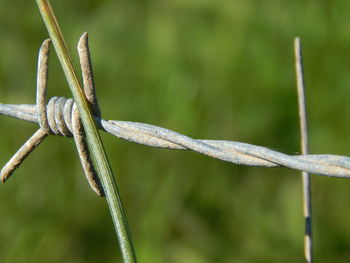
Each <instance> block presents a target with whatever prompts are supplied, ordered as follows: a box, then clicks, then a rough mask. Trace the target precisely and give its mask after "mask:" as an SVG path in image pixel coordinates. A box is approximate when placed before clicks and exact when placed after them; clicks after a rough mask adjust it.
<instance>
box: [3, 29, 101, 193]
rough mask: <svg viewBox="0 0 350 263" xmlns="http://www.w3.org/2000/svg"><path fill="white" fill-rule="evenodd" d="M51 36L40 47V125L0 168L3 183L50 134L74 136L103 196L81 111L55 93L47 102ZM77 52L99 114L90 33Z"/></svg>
mask: <svg viewBox="0 0 350 263" xmlns="http://www.w3.org/2000/svg"><path fill="white" fill-rule="evenodd" d="M50 44H51V40H50V39H47V40H45V41H44V42H43V44H42V45H41V48H40V50H39V59H38V60H39V61H38V74H37V93H36V105H35V108H36V112H33V110H32V113H34V114H35V113H36V115H37V121H38V123H39V126H40V129H39V130H38V131H37V132H36V133H34V135H33V136H32V137H31V138H30V139H29V140H28V141H27V142H26V143H25V144H24V145H23V146H22V147H21V148H20V149H19V150H18V151H17V153H16V154H15V155H14V156H13V157H12V158H11V159H10V161H9V162H8V163H7V164H6V165H5V166H4V168H3V169H2V170H1V181H2V182H3V183H4V182H5V181H6V180H7V179H8V178H9V177H10V176H11V174H12V173H13V172H14V171H15V169H16V168H18V166H19V165H20V164H21V163H22V162H23V160H24V159H25V158H26V157H27V156H28V155H29V153H31V152H32V151H33V150H34V149H35V148H36V147H37V146H38V145H39V144H40V143H41V142H42V141H43V140H44V138H45V137H46V136H47V135H60V136H64V137H73V138H74V141H75V143H76V146H77V150H78V154H79V157H80V161H81V164H82V166H83V169H84V172H85V175H86V178H87V180H88V182H89V184H90V186H91V188H92V189H93V190H94V191H95V192H96V193H97V194H98V195H100V196H104V191H103V187H102V184H101V182H100V180H99V178H98V176H97V173H96V170H95V168H94V164H93V162H92V160H91V157H90V153H89V149H88V146H87V143H86V140H85V135H84V129H83V127H82V124H81V121H80V117H79V112H78V110H77V107H76V105H75V103H74V100H73V99H67V98H64V97H52V98H51V99H50V100H49V103H48V104H47V105H46V95H47V82H48V59H49V50H50ZM78 52H79V57H80V61H81V68H82V74H83V79H84V94H85V96H86V98H87V100H88V102H89V103H90V104H91V107H92V108H93V112H94V114H97V115H98V116H99V115H100V110H99V107H98V104H97V98H96V93H95V87H94V83H93V78H92V65H91V59H90V52H89V49H88V35H87V33H84V34H83V36H82V37H81V38H80V40H79V43H78Z"/></svg>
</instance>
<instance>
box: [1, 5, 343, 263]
mask: <svg viewBox="0 0 350 263" xmlns="http://www.w3.org/2000/svg"><path fill="white" fill-rule="evenodd" d="M52 5H53V6H54V9H55V11H56V15H57V17H58V19H59V21H60V23H61V26H62V29H63V32H64V34H65V37H66V40H67V43H68V45H69V47H70V48H71V50H72V53H73V56H74V60H75V62H77V54H76V51H75V50H76V48H75V45H76V43H77V40H78V38H79V36H80V35H81V34H82V33H83V32H84V31H88V32H89V34H90V48H91V52H92V59H93V64H94V71H95V81H96V86H97V93H98V98H99V102H100V105H101V109H102V112H103V116H104V118H106V119H116V120H130V121H139V122H146V123H151V124H155V125H159V126H162V127H166V128H169V129H173V130H175V131H178V132H181V133H184V134H186V135H189V136H192V137H194V138H206V139H228V140H236V141H243V142H248V143H253V144H258V145H263V146H267V147H270V148H272V149H276V150H279V151H282V152H285V153H289V154H295V153H298V152H299V130H298V129H299V126H298V117H297V116H298V115H297V102H296V91H295V78H294V64H293V63H294V61H293V38H294V37H295V36H300V37H301V39H302V42H303V46H304V61H305V78H306V80H305V81H306V87H307V103H308V105H307V106H308V116H309V129H310V152H312V153H334V154H342V155H350V152H349V143H348V142H349V140H350V138H349V134H350V127H349V125H348V123H349V121H350V118H349V116H350V107H349V106H348V105H349V103H348V102H349V100H350V75H349V68H350V19H349V9H350V3H349V1H345V0H335V1H316V0H309V1H303V0H295V1H278V0H268V1H258V0H256V1H246V0H221V1H213V0H171V1H169V0H168V1H167V0H164V1H156V0H142V1H141V0H135V1H126V0H98V1H97V0H85V1H83V0H76V1H54V0H52ZM47 37H48V35H47V32H46V29H45V27H44V24H43V22H42V20H41V17H40V15H39V12H38V10H37V6H36V3H35V1H34V0H32V1H24V0H21V1H20V0H11V1H10V0H2V1H1V3H0V98H1V99H0V101H1V102H2V103H34V101H35V81H36V63H37V51H38V48H39V46H40V44H41V42H42V41H43V40H44V39H45V38H47ZM50 57H51V59H50V79H49V96H50V97H51V96H55V95H58V96H68V97H70V91H69V89H68V87H67V84H66V81H65V78H64V76H63V72H62V70H61V68H60V66H59V64H58V60H57V57H56V54H55V52H54V51H52V52H51V55H50ZM76 64H77V63H76ZM0 127H1V129H0V131H1V138H0V149H1V155H0V163H1V165H3V164H5V163H6V161H7V160H8V159H9V158H10V157H11V156H12V154H13V153H14V152H15V151H16V150H17V149H18V148H19V147H20V146H21V145H22V143H24V142H25V140H26V139H27V138H28V137H29V136H31V134H32V133H33V132H34V131H35V130H36V129H37V126H36V125H34V124H31V123H25V122H22V121H18V120H14V119H10V118H6V117H0ZM102 138H103V141H104V143H105V146H106V150H107V153H108V156H109V159H110V162H111V164H112V167H113V170H114V172H115V177H116V180H117V182H118V186H119V189H120V192H121V195H122V199H123V202H124V206H125V209H126V213H127V217H128V220H129V223H130V226H131V229H132V235H133V239H134V242H135V246H136V251H137V255H138V259H139V262H152V263H153V262H155V263H157V262H170V263H172V262H174V263H176V262H185V263H187V262H189V263H197V262H303V232H304V226H303V216H302V200H301V178H300V176H299V173H298V172H295V171H291V170H288V169H284V168H278V169H267V168H251V167H241V166H237V165H233V164H229V163H225V162H222V161H219V160H214V159H211V158H209V157H206V156H202V155H199V154H197V153H193V152H184V151H170V150H160V149H153V148H149V147H146V146H141V145H136V144H132V143H128V142H124V141H121V140H119V139H117V138H115V137H112V136H111V135H108V134H102ZM312 183H313V185H312V191H313V214H314V219H313V222H314V238H315V242H314V247H315V251H314V252H315V253H314V254H315V262H349V259H350V223H349V222H350V208H349V203H350V195H349V192H350V181H346V180H341V179H330V178H325V177H317V176H313V177H312ZM0 261H1V262H6V263H13V262H121V260H120V254H119V249H118V246H117V242H116V237H115V234H114V229H113V225H112V222H111V219H110V216H109V212H108V208H107V205H106V203H105V201H104V200H103V199H101V198H98V197H97V196H96V195H95V194H94V193H93V192H92V191H91V190H90V189H89V186H88V184H87V182H86V181H85V178H84V175H83V172H82V168H81V166H80V163H79V161H78V157H77V154H76V150H75V147H74V142H73V141H72V140H68V139H64V138H62V137H58V136H57V137H55V136H50V137H49V138H48V139H46V140H45V141H44V143H43V144H42V145H40V147H39V148H38V149H37V150H36V151H35V152H33V154H32V155H31V156H30V157H29V158H28V159H27V160H26V161H25V162H24V164H23V165H22V166H21V167H20V168H19V169H18V170H17V171H16V173H15V176H14V177H13V178H11V179H10V180H9V182H8V183H7V184H6V185H2V186H1V189H0Z"/></svg>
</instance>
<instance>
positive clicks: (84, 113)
mask: <svg viewBox="0 0 350 263" xmlns="http://www.w3.org/2000/svg"><path fill="white" fill-rule="evenodd" d="M36 1H37V4H38V6H39V10H40V13H41V15H42V18H43V20H44V22H45V25H46V28H47V30H48V32H49V35H50V37H51V39H52V42H53V45H54V47H55V50H56V53H57V55H58V58H59V61H60V63H61V65H62V68H63V70H64V73H65V75H66V78H67V81H68V84H69V87H70V89H71V91H72V93H73V97H74V100H75V103H76V105H77V107H78V110H79V113H80V118H81V120H82V123H83V126H84V129H85V133H86V139H87V142H88V146H89V149H90V152H91V155H92V159H93V162H94V165H95V168H96V171H97V173H98V176H99V178H100V180H101V182H102V185H103V189H104V192H105V195H106V198H107V203H108V205H109V210H110V213H111V216H112V219H113V223H114V227H115V230H116V233H117V236H118V240H119V245H120V249H121V253H122V256H123V260H124V262H136V255H135V251H134V247H133V243H132V240H131V235H130V231H129V227H128V224H127V220H126V216H125V213H124V210H123V206H122V202H121V199H120V196H119V192H118V189H117V185H116V183H115V180H114V176H113V173H112V169H111V167H110V164H109V162H108V159H107V156H106V153H105V151H104V148H103V144H102V141H101V138H100V136H99V134H98V132H97V128H96V124H95V121H94V118H93V116H92V113H91V110H90V108H89V106H88V102H87V100H86V98H85V95H84V93H83V91H82V87H81V84H80V81H79V80H78V77H77V73H76V70H75V68H74V66H73V62H72V59H71V57H70V55H69V52H68V48H67V46H66V43H65V41H64V38H63V35H62V32H61V30H60V27H59V24H58V22H57V19H56V17H55V15H54V12H53V10H52V7H51V5H50V3H49V1H48V0H36Z"/></svg>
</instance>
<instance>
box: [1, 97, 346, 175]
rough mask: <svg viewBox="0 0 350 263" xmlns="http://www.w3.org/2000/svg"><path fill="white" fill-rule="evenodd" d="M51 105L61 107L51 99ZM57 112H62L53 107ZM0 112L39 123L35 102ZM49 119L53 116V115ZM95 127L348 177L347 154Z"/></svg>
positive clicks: (237, 159)
mask: <svg viewBox="0 0 350 263" xmlns="http://www.w3.org/2000/svg"><path fill="white" fill-rule="evenodd" d="M54 103H55V109H61V108H62V107H61V106H59V105H58V104H60V103H62V100H58V99H56V100H55V101H54ZM55 113H57V114H64V113H62V112H59V111H56V112H55ZM0 114H2V115H6V116H10V117H14V118H17V119H21V120H25V121H29V122H34V123H39V120H38V114H37V112H36V105H27V104H22V105H13V104H0ZM53 118H54V120H53V122H55V121H56V119H58V118H55V117H53ZM95 121H96V123H97V124H98V127H99V129H101V130H103V131H105V132H107V133H110V134H112V135H114V136H116V137H118V138H120V139H124V140H127V141H130V142H135V143H139V144H143V145H147V146H152V147H156V148H167V149H174V150H191V151H195V152H198V153H201V154H204V155H207V156H210V157H213V158H216V159H220V160H223V161H226V162H231V163H234V164H239V165H248V166H260V167H288V168H291V169H295V170H299V171H305V172H308V173H312V174H316V175H324V176H329V177H340V178H350V158H349V157H346V156H340V155H331V154H308V155H287V154H284V153H280V152H277V151H274V150H271V149H269V148H266V147H262V146H257V145H252V144H248V143H243V142H236V141H228V140H203V139H193V138H191V137H188V136H186V135H183V134H180V133H178V132H175V131H172V130H168V129H165V128H162V127H158V126H154V125H150V124H146V123H139V122H130V121H116V120H104V119H101V118H100V117H97V116H95Z"/></svg>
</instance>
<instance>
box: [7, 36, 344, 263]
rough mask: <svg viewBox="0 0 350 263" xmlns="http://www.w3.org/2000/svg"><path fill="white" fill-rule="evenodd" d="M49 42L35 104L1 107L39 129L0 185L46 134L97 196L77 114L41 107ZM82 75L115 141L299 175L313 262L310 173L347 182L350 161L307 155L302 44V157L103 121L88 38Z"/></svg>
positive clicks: (66, 105)
mask: <svg viewBox="0 0 350 263" xmlns="http://www.w3.org/2000/svg"><path fill="white" fill-rule="evenodd" d="M49 45H50V40H46V41H44V43H43V45H42V47H41V49H40V52H39V63H38V77H37V94H36V95H37V99H36V104H34V105H29V104H18V105H17V104H1V103H0V114H2V115H5V116H9V117H13V118H16V119H20V120H24V121H28V122H33V123H37V124H39V127H40V128H39V130H38V131H37V132H35V133H34V135H33V136H32V137H31V138H30V139H29V140H28V141H27V142H26V143H25V144H24V145H23V146H22V147H21V148H20V149H19V150H18V151H17V153H16V154H15V155H14V156H13V157H12V158H11V159H10V161H9V162H8V163H7V164H6V165H5V166H4V168H3V169H2V170H1V180H2V182H5V181H6V179H7V178H8V177H9V176H10V175H11V174H12V173H13V172H14V171H15V169H17V168H18V167H19V166H20V165H21V163H22V162H23V160H24V159H25V158H26V156H28V155H29V154H30V153H31V152H32V151H33V150H34V149H35V148H36V147H37V146H38V145H39V144H40V143H41V142H42V141H43V140H44V138H45V137H46V136H48V135H60V136H65V137H73V138H74V140H75V142H76V146H77V149H78V154H79V157H80V160H81V163H82V166H83V169H84V172H85V174H86V177H87V179H88V181H89V183H90V186H91V188H92V189H93V190H94V191H95V192H96V193H97V194H99V195H102V196H103V194H104V192H103V188H102V186H101V183H100V181H99V179H98V177H97V176H96V172H95V169H94V166H93V163H92V161H91V158H90V155H89V149H88V147H87V145H86V142H85V134H84V130H83V127H82V125H81V123H80V117H79V112H78V111H77V110H76V106H75V102H74V100H73V99H67V98H64V97H53V98H51V99H50V100H49V101H48V103H47V104H46V93H47V92H46V91H47V72H48V53H49ZM78 52H79V58H80V63H81V68H82V73H83V81H84V94H85V96H86V98H87V100H88V102H89V103H90V106H91V108H92V112H93V114H94V119H95V122H96V124H97V126H98V128H99V129H100V130H103V131H105V132H107V133H109V134H111V135H114V136H116V137H118V138H120V139H124V140H127V141H130V142H134V143H138V144H143V145H147V146H151V147H156V148H166V149H173V150H191V151H194V152H198V153H201V154H204V155H207V156H210V157H213V158H216V159H220V160H223V161H226V162H230V163H234V164H238V165H247V166H258V167H287V168H290V169H295V170H299V171H301V172H302V175H303V195H304V216H305V225H306V228H305V229H306V230H305V259H306V261H307V262H312V235H311V182H310V176H309V174H315V175H322V176H328V177H338V178H350V158H349V157H347V156H340V155H332V154H308V149H307V148H308V147H307V123H306V108H305V96H304V83H303V69H302V62H301V60H302V57H301V44H300V40H299V39H298V38H297V39H296V40H295V57H296V72H297V87H298V98H299V115H300V121H301V122H300V124H301V135H302V136H301V137H302V143H301V146H302V155H288V154H284V153H281V152H278V151H274V150H271V149H269V148H266V147H263V146H258V145H252V144H248V143H243V142H237V141H230V140H206V139H194V138H191V137H189V136H186V135H183V134H181V133H178V132H175V131H172V130H169V129H166V128H162V127H158V126H155V125H151V124H146V123H139V122H131V121H116V120H105V119H102V117H101V111H100V108H99V106H98V103H97V97H96V92H95V87H94V81H93V73H92V66H91V59H90V53H89V49H88V43H87V35H86V34H84V35H83V36H82V38H81V39H80V41H79V45H78Z"/></svg>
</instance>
